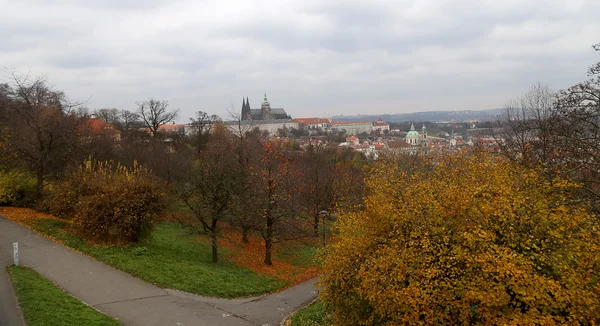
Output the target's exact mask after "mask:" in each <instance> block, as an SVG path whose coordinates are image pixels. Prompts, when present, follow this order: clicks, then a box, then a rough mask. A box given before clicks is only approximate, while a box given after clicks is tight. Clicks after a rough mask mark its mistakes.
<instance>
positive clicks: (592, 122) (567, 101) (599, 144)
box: [558, 43, 600, 200]
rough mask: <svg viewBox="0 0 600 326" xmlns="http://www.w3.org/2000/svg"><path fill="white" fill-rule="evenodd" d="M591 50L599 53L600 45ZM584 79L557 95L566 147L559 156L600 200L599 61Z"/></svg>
mask: <svg viewBox="0 0 600 326" xmlns="http://www.w3.org/2000/svg"><path fill="white" fill-rule="evenodd" d="M592 47H593V49H594V50H595V51H596V52H598V54H600V43H598V44H595V45H593V46H592ZM588 76H589V77H591V78H590V79H588V80H586V81H584V82H582V83H579V84H577V85H574V86H572V87H570V88H568V89H566V90H563V91H561V92H559V94H558V104H559V108H560V117H561V119H563V121H565V123H566V127H565V128H564V131H565V132H564V133H563V134H562V136H563V138H564V142H565V144H568V146H564V148H563V149H562V154H563V156H562V157H563V160H564V163H565V164H566V165H567V166H568V171H569V172H571V178H572V179H573V180H576V181H578V182H579V183H580V184H581V185H582V187H583V189H584V190H585V191H586V192H587V195H589V196H591V197H592V198H593V199H594V200H600V62H597V63H595V64H594V65H592V66H591V67H590V68H589V70H588Z"/></svg>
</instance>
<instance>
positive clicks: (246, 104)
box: [242, 97, 252, 120]
mask: <svg viewBox="0 0 600 326" xmlns="http://www.w3.org/2000/svg"><path fill="white" fill-rule="evenodd" d="M242 120H252V113H251V111H250V101H249V100H248V97H246V98H245V99H242Z"/></svg>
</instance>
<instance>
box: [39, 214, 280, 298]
mask: <svg viewBox="0 0 600 326" xmlns="http://www.w3.org/2000/svg"><path fill="white" fill-rule="evenodd" d="M30 225H31V226H32V227H33V228H34V229H35V230H37V231H39V232H42V233H45V234H47V235H50V236H52V237H54V238H56V239H58V240H60V241H62V242H63V243H64V244H65V245H67V246H69V247H72V248H74V249H77V250H79V251H81V252H83V253H85V254H88V255H90V256H92V257H94V258H96V259H98V260H100V261H102V262H105V263H106V264H108V265H111V266H114V267H115V268H118V269H120V270H123V271H126V272H128V273H130V274H131V275H134V276H136V277H139V278H141V279H143V280H145V281H148V282H152V283H155V284H157V285H159V286H161V287H167V288H173V289H178V290H182V291H186V292H191V293H195V294H200V295H206V296H214V297H222V298H234V297H244V296H252V295H260V294H263V293H265V292H271V291H274V290H277V289H280V288H282V287H284V286H285V285H286V283H285V282H283V281H281V280H278V279H272V278H265V277H262V276H259V275H257V274H256V273H254V272H252V271H250V270H247V269H243V268H240V267H238V266H236V265H234V264H232V263H229V262H220V263H217V264H213V263H212V262H211V251H210V247H209V245H208V244H207V243H201V242H198V241H197V240H196V239H197V237H196V236H195V235H193V234H190V233H188V232H187V231H186V230H185V229H183V228H182V227H181V226H180V225H178V224H174V223H162V224H159V225H157V226H156V228H155V230H154V231H153V232H152V235H151V238H150V239H148V240H147V241H146V243H145V244H144V245H140V246H126V247H119V246H93V245H90V244H88V243H86V242H85V241H83V240H82V239H80V238H78V237H77V236H75V235H73V234H70V233H67V232H66V231H65V230H64V229H63V228H64V227H65V226H66V223H65V222H62V221H59V220H51V219H36V220H34V221H33V222H32V223H30ZM221 248H222V249H221V250H223V249H224V248H223V247H221Z"/></svg>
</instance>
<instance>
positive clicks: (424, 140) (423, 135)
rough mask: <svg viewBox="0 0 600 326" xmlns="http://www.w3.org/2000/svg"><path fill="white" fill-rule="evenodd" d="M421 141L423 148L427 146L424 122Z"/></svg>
mask: <svg viewBox="0 0 600 326" xmlns="http://www.w3.org/2000/svg"><path fill="white" fill-rule="evenodd" d="M421 140H422V141H423V146H427V128H425V123H424V122H423V128H421Z"/></svg>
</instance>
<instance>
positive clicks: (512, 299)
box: [320, 154, 600, 325]
mask: <svg viewBox="0 0 600 326" xmlns="http://www.w3.org/2000/svg"><path fill="white" fill-rule="evenodd" d="M366 182H367V196H366V198H365V209H364V210H363V211H361V212H357V213H353V214H349V215H346V216H343V217H341V218H340V219H339V221H338V222H337V228H338V230H339V241H337V242H336V243H334V244H332V246H331V247H328V251H329V252H328V255H327V257H326V260H325V263H324V275H323V277H322V279H321V285H322V286H323V291H322V292H321V293H320V296H321V298H322V299H323V300H324V301H325V302H326V304H327V306H328V307H329V308H330V309H331V310H332V313H333V315H334V318H335V323H336V324H337V325H404V324H426V325H447V324H459V325H466V324H484V325H506V324H531V325H534V324H536V325H550V324H579V325H588V324H598V323H600V283H599V281H600V254H598V253H599V252H600V250H599V249H600V238H599V236H598V235H599V231H600V229H599V225H598V219H597V217H595V216H593V215H592V214H590V213H589V211H588V209H587V207H585V206H583V204H581V203H579V202H576V201H574V200H572V199H571V197H570V192H571V190H572V189H573V188H575V187H576V186H574V185H572V184H570V183H569V182H567V181H564V180H559V179H556V180H552V181H548V180H546V179H544V178H543V177H541V176H540V174H539V173H537V172H536V171H532V170H526V169H523V168H519V167H516V166H513V165H511V164H510V163H509V162H507V161H504V160H502V159H498V158H495V157H492V156H488V155H485V154H471V155H468V154H459V155H454V156H450V157H446V158H436V159H435V160H431V162H429V163H427V167H426V168H423V169H420V170H416V171H411V173H410V174H407V173H406V172H404V171H402V170H401V169H399V167H398V165H397V164H395V163H394V162H391V161H387V162H379V163H378V164H377V165H376V167H375V168H374V169H373V171H372V173H371V174H370V175H369V176H368V177H367V181H366Z"/></svg>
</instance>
